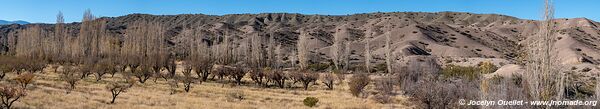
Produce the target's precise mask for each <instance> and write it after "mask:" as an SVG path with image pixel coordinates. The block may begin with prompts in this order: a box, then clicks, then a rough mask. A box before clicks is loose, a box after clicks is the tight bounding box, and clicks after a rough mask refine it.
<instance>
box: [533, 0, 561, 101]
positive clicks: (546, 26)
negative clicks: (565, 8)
mask: <svg viewBox="0 0 600 109" xmlns="http://www.w3.org/2000/svg"><path fill="white" fill-rule="evenodd" d="M553 16H554V7H553V5H552V0H546V1H545V8H544V16H543V19H544V20H543V21H541V22H540V25H539V29H540V30H539V33H538V34H537V35H535V36H533V37H530V42H529V43H528V46H527V47H528V48H527V49H528V62H527V63H526V71H527V73H525V77H526V78H527V81H528V82H529V83H528V85H529V90H530V92H529V93H530V95H531V97H532V98H533V99H534V100H551V99H554V97H559V96H556V95H557V94H558V93H562V92H557V91H556V89H557V88H562V87H557V86H560V84H561V83H562V81H560V78H561V77H560V76H561V75H562V74H559V73H561V72H560V71H559V68H560V67H559V66H558V60H557V57H556V55H555V54H556V51H555V50H554V43H555V42H556V40H555V37H554V32H555V31H554V29H553V28H554V23H553V22H552V20H553V19H554V18H553ZM556 75H559V76H556Z"/></svg>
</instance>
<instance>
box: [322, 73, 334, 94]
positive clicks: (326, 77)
mask: <svg viewBox="0 0 600 109" xmlns="http://www.w3.org/2000/svg"><path fill="white" fill-rule="evenodd" d="M335 80H336V78H335V75H334V74H333V72H329V73H324V74H323V76H321V81H322V82H323V84H325V86H327V89H329V90H332V89H333V83H334V82H335Z"/></svg>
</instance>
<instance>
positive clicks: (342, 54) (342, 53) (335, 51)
mask: <svg viewBox="0 0 600 109" xmlns="http://www.w3.org/2000/svg"><path fill="white" fill-rule="evenodd" d="M342 34H343V33H342V31H341V30H337V32H335V34H334V35H333V45H332V48H331V52H332V53H331V54H332V58H333V64H334V66H335V67H334V68H335V69H340V67H342V65H343V66H346V65H345V64H348V63H345V62H346V61H347V59H348V54H346V49H347V48H346V47H347V46H346V44H348V43H347V39H346V37H344V36H342ZM344 69H345V68H344Z"/></svg>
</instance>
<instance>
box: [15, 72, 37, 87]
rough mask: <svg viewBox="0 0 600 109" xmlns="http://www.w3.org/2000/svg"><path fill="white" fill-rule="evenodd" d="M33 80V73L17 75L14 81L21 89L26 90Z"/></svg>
mask: <svg viewBox="0 0 600 109" xmlns="http://www.w3.org/2000/svg"><path fill="white" fill-rule="evenodd" d="M34 78H35V75H34V74H33V73H26V74H22V75H19V76H18V77H17V78H15V81H17V83H18V84H19V85H21V87H22V88H23V89H25V88H27V85H29V84H31V83H33V79H34Z"/></svg>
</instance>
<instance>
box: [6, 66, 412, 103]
mask: <svg viewBox="0 0 600 109" xmlns="http://www.w3.org/2000/svg"><path fill="white" fill-rule="evenodd" d="M35 75H36V77H35V82H34V83H33V84H32V85H30V86H29V87H28V88H27V91H28V92H27V94H28V95H27V96H25V97H24V98H22V99H21V100H19V101H17V102H15V104H14V108H42V109H65V108H66V109H73V108H76V109H90V108H117V109H132V108H133V109H154V108H168V109H198V108H203V109H230V108H235V109H255V108H258V109H282V108H293V109H302V108H310V107H307V106H304V105H303V102H302V101H303V99H304V98H306V97H317V98H318V99H319V103H317V105H316V106H315V107H314V108H322V109H329V108H331V109H345V108H350V109H373V108H375V109H397V108H411V106H407V105H409V104H411V103H409V102H408V100H406V99H407V98H406V97H405V96H402V95H397V96H395V98H394V99H395V100H394V101H393V103H388V104H381V103H378V102H376V101H374V100H372V99H370V97H368V98H359V97H354V96H352V95H351V94H350V93H349V91H348V85H347V82H348V81H347V80H346V81H344V82H343V83H339V82H338V83H336V85H337V86H335V88H334V89H333V90H326V86H325V85H324V84H322V83H321V82H320V81H317V84H316V85H312V86H311V87H310V88H309V90H308V91H305V90H303V88H301V84H299V83H298V84H296V85H295V86H297V87H292V88H285V89H281V88H275V87H271V88H263V87H260V86H256V85H255V84H254V83H252V82H251V81H250V79H249V78H248V77H246V78H245V79H244V82H245V84H242V85H241V86H238V85H235V84H234V83H233V82H229V81H225V80H223V81H208V82H203V83H201V84H198V83H194V84H193V86H192V89H191V90H190V92H185V91H184V90H183V86H182V85H181V84H179V88H177V91H176V93H175V94H170V93H171V89H170V86H169V85H168V83H167V82H166V81H164V80H163V79H158V81H157V82H154V81H153V78H151V79H150V80H148V82H146V83H145V84H140V83H139V82H138V83H136V84H135V85H134V86H133V87H132V88H130V89H129V90H127V92H125V93H122V94H121V95H119V96H118V97H117V99H116V102H115V104H109V102H110V100H111V93H110V92H109V91H107V90H106V89H105V87H106V85H107V84H108V83H109V82H111V81H122V80H123V79H122V75H121V74H119V73H117V74H116V75H115V76H114V77H111V75H104V78H103V79H102V80H100V81H96V80H95V79H94V77H87V78H86V79H84V80H81V81H79V82H78V84H77V87H76V89H75V90H73V91H72V92H71V93H69V94H67V93H66V89H65V87H66V86H67V83H66V82H64V81H61V80H60V78H59V74H58V73H55V72H53V71H51V70H49V69H45V70H44V73H36V74H35ZM15 76H16V75H15V74H14V73H11V74H9V75H7V77H8V79H10V78H14V77H15ZM348 76H349V75H348ZM6 79H7V78H5V80H3V81H2V82H1V83H6V82H7V81H6ZM366 89H367V91H366V92H367V93H372V92H374V90H373V85H372V84H370V85H369V86H367V88H366Z"/></svg>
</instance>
